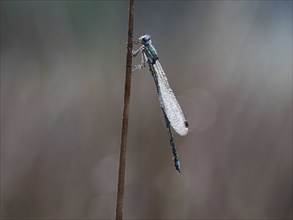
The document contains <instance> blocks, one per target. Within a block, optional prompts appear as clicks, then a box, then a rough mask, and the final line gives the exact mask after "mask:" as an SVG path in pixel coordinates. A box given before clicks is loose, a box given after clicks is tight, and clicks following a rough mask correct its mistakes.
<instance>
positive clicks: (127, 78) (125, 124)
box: [116, 0, 134, 220]
mask: <svg viewBox="0 0 293 220" xmlns="http://www.w3.org/2000/svg"><path fill="white" fill-rule="evenodd" d="M133 19H134V0H129V15H128V41H127V47H128V49H127V56H126V75H125V88H124V107H123V118H122V132H121V146H120V158H119V173H118V191H117V203H116V220H122V218H123V197H124V180H125V165H126V147H127V134H128V117H129V101H130V90H131V66H132V53H131V51H132V48H133V44H132V36H133Z"/></svg>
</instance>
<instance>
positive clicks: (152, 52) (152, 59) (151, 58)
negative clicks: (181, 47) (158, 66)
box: [143, 43, 159, 65]
mask: <svg viewBox="0 0 293 220" xmlns="http://www.w3.org/2000/svg"><path fill="white" fill-rule="evenodd" d="M143 52H144V53H145V55H146V56H147V59H148V63H149V64H150V65H152V64H155V63H156V61H157V60H158V59H159V57H158V54H157V51H156V49H155V47H154V46H153V45H152V44H151V43H149V44H146V45H145V47H144V49H143Z"/></svg>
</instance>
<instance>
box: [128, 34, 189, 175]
mask: <svg viewBox="0 0 293 220" xmlns="http://www.w3.org/2000/svg"><path fill="white" fill-rule="evenodd" d="M133 43H134V44H137V45H140V48H139V49H138V50H136V51H132V55H133V56H136V55H137V54H138V53H139V52H141V64H140V65H135V66H134V69H133V70H132V71H135V70H139V69H142V68H144V67H145V65H146V63H148V64H149V68H150V72H151V74H152V76H153V78H154V81H155V84H156V88H157V93H158V96H159V100H160V105H161V109H162V112H163V115H164V119H165V123H166V127H167V130H168V134H169V140H170V144H171V146H172V153H173V160H174V165H175V168H176V170H177V171H178V172H179V173H180V162H179V157H178V154H177V150H176V145H175V143H174V139H173V134H172V131H171V127H170V125H171V126H172V127H173V128H174V130H175V131H176V132H177V133H178V134H179V135H181V136H184V135H186V134H187V133H188V123H187V121H186V119H185V116H184V114H183V112H182V109H181V107H180V105H179V103H178V101H177V100H176V97H175V95H174V93H173V91H172V89H171V88H170V86H169V83H168V81H167V77H166V75H165V73H164V70H163V69H162V66H161V64H160V63H159V61H158V53H157V51H156V49H155V47H154V46H153V44H152V41H151V36H150V35H143V36H141V37H140V38H139V39H138V40H134V41H133Z"/></svg>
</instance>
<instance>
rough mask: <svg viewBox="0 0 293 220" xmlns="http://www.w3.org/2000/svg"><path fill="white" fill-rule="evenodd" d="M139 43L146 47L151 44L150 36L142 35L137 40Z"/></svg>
mask: <svg viewBox="0 0 293 220" xmlns="http://www.w3.org/2000/svg"><path fill="white" fill-rule="evenodd" d="M139 42H140V43H141V44H143V45H147V44H149V43H152V40H151V36H150V35H148V34H146V35H143V36H141V37H140V38H139Z"/></svg>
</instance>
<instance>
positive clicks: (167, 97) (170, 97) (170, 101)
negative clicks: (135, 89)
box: [154, 60, 188, 136]
mask: <svg viewBox="0 0 293 220" xmlns="http://www.w3.org/2000/svg"><path fill="white" fill-rule="evenodd" d="M154 69H155V71H156V73H157V79H158V86H159V92H160V102H161V105H162V107H163V108H164V110H165V112H166V115H167V118H168V119H169V121H170V124H171V126H172V127H173V128H174V130H175V131H176V132H177V133H178V134H179V135H181V136H184V135H186V134H187V133H188V123H187V121H186V119H185V116H184V114H183V112H182V109H181V107H180V105H179V103H178V101H177V99H176V97H175V95H174V93H173V91H172V89H171V88H170V86H169V83H168V81H167V77H166V75H165V73H164V70H163V69H162V66H161V64H160V63H159V61H158V60H157V61H156V63H155V64H154Z"/></svg>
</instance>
